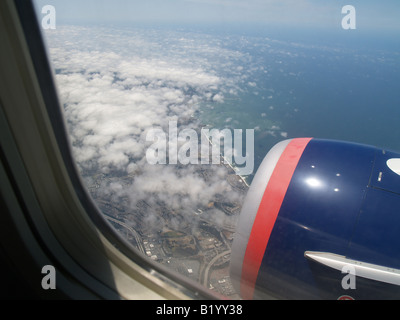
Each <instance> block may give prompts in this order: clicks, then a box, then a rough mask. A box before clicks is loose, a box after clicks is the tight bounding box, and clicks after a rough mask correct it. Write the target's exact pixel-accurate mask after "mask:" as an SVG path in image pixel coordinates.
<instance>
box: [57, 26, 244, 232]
mask: <svg viewBox="0 0 400 320" xmlns="http://www.w3.org/2000/svg"><path fill="white" fill-rule="evenodd" d="M49 37H50V38H49V44H50V48H51V49H50V53H51V54H50V55H51V59H52V62H53V66H54V69H55V71H56V82H57V84H58V88H59V95H60V100H61V103H62V104H63V106H64V112H65V118H66V121H67V124H68V128H69V133H70V138H71V143H72V148H73V153H74V155H75V159H76V162H77V165H78V167H79V168H80V171H81V173H82V175H83V177H85V178H87V179H86V180H87V181H91V179H92V178H93V177H94V176H95V175H96V174H99V173H101V174H104V175H106V176H107V177H112V179H108V180H107V179H105V180H103V181H102V185H101V188H100V190H99V191H98V192H103V193H108V194H114V195H115V196H116V197H117V198H118V197H125V198H126V197H127V198H128V199H129V202H130V206H131V208H133V209H134V208H135V207H136V205H137V204H138V203H139V202H140V201H146V203H147V204H149V205H150V206H151V207H152V208H154V207H157V206H160V204H162V205H165V206H166V207H167V208H168V210H181V211H185V212H193V211H195V210H196V209H197V208H199V207H201V206H207V204H208V203H210V202H211V201H213V200H214V199H215V198H216V197H220V198H222V199H225V200H229V199H231V200H234V201H240V196H239V194H237V193H235V192H234V190H232V187H231V185H230V184H229V183H228V182H227V181H226V175H227V171H226V169H224V167H219V166H215V167H213V166H207V170H208V171H210V170H213V173H212V174H209V175H208V178H205V177H204V172H202V170H200V168H198V167H193V166H168V165H150V164H149V163H148V162H147V161H146V150H147V148H148V147H149V144H150V143H149V142H146V134H147V132H148V131H149V130H150V129H153V128H157V127H159V128H162V129H163V130H164V131H165V132H168V123H169V121H178V124H179V127H180V129H183V128H185V127H188V128H195V129H198V128H199V123H198V122H197V120H196V118H195V117H193V115H194V114H195V113H196V111H197V110H198V108H199V104H200V103H204V102H206V101H208V102H209V103H218V102H223V99H224V92H227V91H229V90H232V88H234V89H235V90H238V88H237V87H235V83H234V81H233V80H232V79H224V78H223V77H221V75H219V74H217V73H216V72H215V71H214V70H213V69H212V68H211V65H210V62H209V61H208V60H207V59H206V57H207V56H210V55H212V56H213V58H216V57H217V58H218V57H219V59H221V61H222V56H230V57H234V58H235V57H237V56H238V55H239V54H238V53H237V52H234V51H231V52H230V51H227V50H223V49H220V51H218V50H217V49H218V48H216V47H212V46H207V45H206V44H200V45H199V44H197V45H196V47H194V45H193V44H191V42H190V41H189V40H188V39H185V38H183V37H180V38H179V39H176V38H174V37H172V38H171V41H177V42H178V43H177V44H176V46H178V44H179V47H178V48H176V46H175V45H170V46H169V49H166V50H165V51H163V48H160V47H159V44H158V42H157V41H154V42H151V40H144V36H143V35H141V34H140V33H138V34H136V33H133V32H128V33H126V34H124V33H123V32H119V33H117V32H116V31H113V30H111V31H110V30H105V29H86V28H80V27H58V29H57V33H56V34H53V35H49ZM150 39H151V37H150ZM179 50H183V51H185V52H180V51H179ZM199 51H203V53H201V52H199ZM193 52H196V54H190V53H193ZM204 52H207V55H204ZM184 53H186V54H184ZM221 55H222V56H221ZM229 63H230V62H229V59H228V60H225V61H224V62H223V64H225V65H227V66H228V64H229ZM127 175H129V176H130V177H131V178H132V179H131V180H130V182H129V183H128V185H126V180H124V182H123V181H122V180H121V181H118V180H116V179H115V177H116V176H127ZM150 211H151V210H150ZM217 216H219V217H220V218H221V217H222V216H221V215H220V214H217ZM146 219H147V221H148V222H149V223H150V222H151V224H153V225H157V224H156V223H155V221H154V219H156V218H154V217H153V218H151V216H150V215H149V216H148V217H146ZM220 222H221V221H220ZM159 223H160V224H162V223H165V222H162V221H159ZM169 223H171V222H169Z"/></svg>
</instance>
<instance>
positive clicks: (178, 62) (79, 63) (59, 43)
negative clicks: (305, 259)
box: [35, 0, 400, 298]
mask: <svg viewBox="0 0 400 320" xmlns="http://www.w3.org/2000/svg"><path fill="white" fill-rule="evenodd" d="M35 5H36V8H37V13H38V20H39V23H40V25H41V27H42V29H43V34H44V35H45V39H46V43H47V46H48V52H49V57H50V60H51V62H52V66H53V68H54V74H55V81H56V84H57V87H58V90H59V97H60V101H61V104H62V107H63V111H64V115H65V120H66V123H67V127H68V130H69V136H70V140H71V144H72V151H73V154H74V157H75V160H76V163H77V166H78V168H79V171H80V174H81V176H82V178H83V181H84V183H85V185H86V187H87V188H88V190H89V191H90V194H91V196H92V197H93V199H94V200H95V201H96V203H97V205H98V207H99V208H100V209H101V211H102V213H103V214H104V216H105V217H106V219H107V220H108V221H109V222H110V223H111V224H112V225H113V226H114V227H115V228H116V229H117V230H118V231H119V232H120V233H121V234H122V235H123V236H124V237H125V238H126V239H127V240H128V241H129V242H130V243H132V244H133V245H134V246H135V247H137V248H138V249H139V250H140V251H141V252H142V253H143V254H144V255H146V256H148V258H149V259H152V260H154V261H157V262H159V263H161V264H164V265H167V266H170V267H171V268H172V269H173V270H175V271H177V272H179V273H180V274H184V275H186V276H187V277H189V278H192V279H194V280H196V281H199V282H200V283H202V284H204V285H205V286H206V287H208V288H211V289H212V290H215V291H216V292H219V293H221V294H223V295H225V296H227V297H230V298H239V295H238V293H237V292H236V290H235V289H234V287H233V286H232V283H231V279H230V273H229V264H230V256H231V248H232V241H233V239H234V235H235V230H236V224H237V221H238V217H239V214H240V211H241V207H242V204H243V201H244V198H245V196H246V194H247V192H248V189H249V185H251V182H252V179H253V177H254V174H255V172H256V171H257V168H258V166H259V165H260V163H261V161H262V160H263V158H264V157H265V155H266V154H267V152H268V151H269V150H270V149H271V148H272V147H273V146H274V145H275V144H276V143H278V142H280V141H282V140H285V139H288V138H297V137H318V138H328V139H340V140H347V141H353V142H359V143H367V144H372V145H377V146H379V147H384V148H390V149H395V150H396V149H397V150H400V144H399V139H398V137H399V135H400V132H399V130H400V129H399V126H398V119H399V118H400V109H399V108H398V105H399V103H400V92H399V90H398V88H397V87H398V83H399V77H400V70H399V47H400V46H399V40H398V39H399V38H398V32H399V22H398V13H399V6H398V4H397V3H396V2H395V1H381V2H379V4H378V3H377V2H372V1H364V2H363V3H359V4H358V5H355V6H354V7H353V6H351V7H348V6H346V3H344V2H343V3H342V1H339V2H334V1H331V2H326V1H324V2H322V1H256V0H254V1H234V0H232V1H219V0H210V1H197V0H171V1H164V0H162V1H161V0H158V1H157V0H151V1H123V0H118V1H97V0H96V1H82V0H80V1H50V0H37V1H35ZM353 9H354V10H353Z"/></svg>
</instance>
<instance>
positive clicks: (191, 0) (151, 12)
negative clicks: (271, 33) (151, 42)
mask: <svg viewBox="0 0 400 320" xmlns="http://www.w3.org/2000/svg"><path fill="white" fill-rule="evenodd" d="M35 3H36V4H37V7H38V8H41V7H43V6H44V5H46V4H50V5H53V6H54V7H55V8H56V11H57V19H58V20H59V23H71V22H72V23H95V22H96V23H98V22H103V23H128V22H129V23H132V22H138V23H139V22H141V23H144V22H147V23H155V22H157V23H176V24H186V23H203V24H213V23H236V24H238V23H239V24H254V23H255V24H268V25H275V26H285V27H297V28H298V27H303V26H304V27H310V28H340V27H341V20H342V18H343V17H344V14H342V7H343V6H345V5H352V6H354V7H355V9H356V17H357V28H358V29H364V30H369V31H370V30H381V29H383V30H388V29H391V30H394V29H396V30H400V19H399V18H398V17H399V16H400V3H399V2H398V1H397V0H383V1H373V0H352V1H348V0H331V1H327V0H248V1H242V0H146V1H138V0H113V1H110V0H83V1H82V0H69V1H64V0H35Z"/></svg>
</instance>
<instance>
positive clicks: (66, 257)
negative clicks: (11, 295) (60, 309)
mask: <svg viewBox="0 0 400 320" xmlns="http://www.w3.org/2000/svg"><path fill="white" fill-rule="evenodd" d="M1 25H2V26H1ZM0 39H1V41H2V46H4V50H3V48H2V52H1V54H0V67H1V70H2V73H1V75H0V99H1V100H0V103H1V106H2V112H1V114H0V121H1V124H2V125H1V131H0V132H1V153H0V156H1V157H0V159H1V164H2V166H1V168H0V169H1V170H0V173H1V174H3V173H4V176H5V177H7V181H6V180H4V183H2V184H1V193H2V194H1V196H2V198H3V200H4V202H5V203H6V206H7V208H8V211H9V213H8V217H7V218H8V219H10V226H12V228H13V229H12V230H13V231H15V233H17V234H18V236H19V239H20V242H21V243H20V245H21V248H20V249H21V250H22V251H23V252H25V254H26V256H25V257H24V258H23V259H21V257H20V255H19V254H17V253H15V252H14V251H15V250H14V247H13V248H11V246H9V249H7V252H8V255H10V256H11V257H10V258H11V260H12V261H13V265H15V266H18V269H19V270H20V273H21V274H25V278H26V280H27V281H28V282H30V284H31V285H32V287H33V288H34V291H35V292H36V293H37V294H39V295H40V296H45V297H66V298H73V299H76V298H78V299H79V298H84V299H85V298H100V299H218V298H222V297H220V296H219V295H218V294H216V293H214V292H212V291H211V290H209V289H207V288H205V287H203V286H201V285H200V284H198V283H197V282H195V281H193V280H191V279H188V278H186V277H184V276H182V275H180V274H177V273H175V272H174V271H172V270H170V269H168V268H167V267H166V266H162V265H161V264H158V263H156V262H153V261H152V260H150V259H148V258H147V257H145V256H144V255H142V254H141V253H140V252H139V251H138V250H137V249H136V248H134V247H133V246H132V245H130V244H129V243H128V242H127V241H126V240H124V239H123V238H122V236H120V235H119V234H118V233H117V231H116V230H115V229H114V228H113V227H112V225H111V224H110V223H109V222H108V221H107V220H106V219H105V218H104V217H103V216H102V214H101V212H100V211H99V209H98V207H97V206H96V204H95V203H94V202H93V200H92V199H91V197H90V195H89V193H88V192H87V190H86V189H85V187H84V185H83V183H82V181H81V178H80V176H79V173H78V171H77V168H76V166H75V163H74V160H73V158H72V155H71V146H70V143H69V140H68V136H67V133H66V126H65V123H64V118H63V114H62V109H61V107H60V103H59V100H58V95H57V89H56V85H55V83H54V78H53V74H52V71H51V66H50V63H49V61H48V58H47V52H46V48H45V45H44V42H43V39H42V35H41V30H40V27H39V25H38V21H37V18H36V15H35V11H34V5H33V3H32V1H31V0H29V1H26V0H6V1H1V2H0ZM7 195H8V196H7ZM2 228H6V225H4V226H3V227H2ZM0 241H3V239H0ZM5 247H7V245H6V246H5ZM22 251H21V252H22ZM46 264H51V265H53V266H54V267H55V268H56V271H57V290H54V291H57V294H59V296H58V295H56V294H53V295H51V293H50V292H49V291H45V290H43V289H42V288H41V287H40V279H41V278H42V276H43V275H42V274H41V272H40V270H41V267H43V266H44V265H46ZM50 291H51V290H50Z"/></svg>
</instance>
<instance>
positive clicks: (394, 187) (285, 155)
mask: <svg viewBox="0 0 400 320" xmlns="http://www.w3.org/2000/svg"><path fill="white" fill-rule="evenodd" d="M399 162H400V154H397V153H394V152H390V151H385V150H382V149H378V148H375V147H371V146H366V145H360V144H353V143H346V142H339V141H331V140H319V139H310V138H300V139H292V140H286V141H282V142H280V143H278V144H277V145H276V146H275V147H273V148H272V149H271V150H270V152H269V153H268V154H267V156H266V157H265V159H264V160H263V162H262V164H261V165H260V167H259V169H258V171H257V173H256V175H255V177H254V179H253V182H252V184H251V186H250V189H249V192H248V195H247V197H246V199H245V202H244V204H243V208H242V212H241V214H240V218H239V222H238V226H237V232H236V235H235V239H234V243H233V246H232V256H231V278H232V281H233V284H234V286H235V288H236V290H237V292H238V293H240V295H241V297H242V298H243V299H264V298H279V299H338V298H341V297H345V298H349V299H353V298H354V299H392V298H394V299H399V298H400V287H399V285H400V176H399V174H400V164H399Z"/></svg>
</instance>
